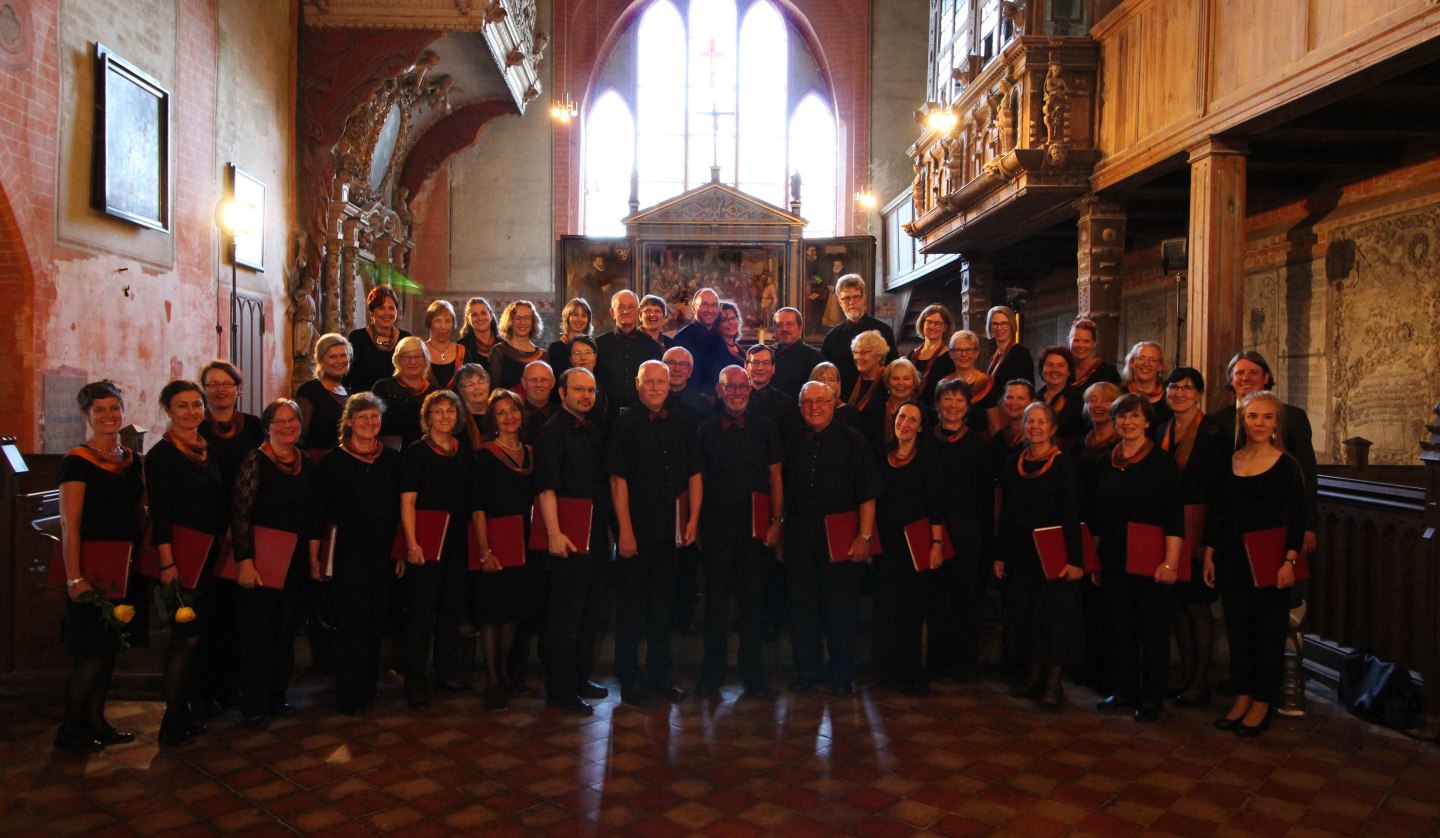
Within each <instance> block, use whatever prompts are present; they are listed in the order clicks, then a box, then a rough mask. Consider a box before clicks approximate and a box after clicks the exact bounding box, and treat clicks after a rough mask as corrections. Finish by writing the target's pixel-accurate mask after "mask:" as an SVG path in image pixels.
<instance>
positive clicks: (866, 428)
mask: <svg viewBox="0 0 1440 838" xmlns="http://www.w3.org/2000/svg"><path fill="white" fill-rule="evenodd" d="M889 351H890V345H889V344H888V343H886V342H885V336H884V335H882V334H880V333H879V332H877V331H873V330H872V331H868V332H861V333H860V334H858V335H856V336H855V339H854V340H852V341H850V354H851V356H852V357H854V358H855V386H854V387H852V388H850V392H849V393H848V394H846V396H845V402H846V403H847V404H849V405H850V406H851V407H853V408H855V412H856V413H858V414H860V433H861V435H862V436H864V437H865V441H866V442H869V443H870V449H871V451H873V452H874V453H875V456H876V457H877V458H878V457H881V456H884V453H885V402H886V400H887V399H888V398H889V397H890V394H889V393H887V392H885V355H886V353H888V352H889Z"/></svg>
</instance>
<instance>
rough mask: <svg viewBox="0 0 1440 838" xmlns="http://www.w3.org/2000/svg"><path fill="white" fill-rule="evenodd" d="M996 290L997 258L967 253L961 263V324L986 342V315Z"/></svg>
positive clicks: (987, 254)
mask: <svg viewBox="0 0 1440 838" xmlns="http://www.w3.org/2000/svg"><path fill="white" fill-rule="evenodd" d="M994 288H995V257H994V256H992V255H991V254H989V253H976V254H971V253H967V254H965V255H964V257H963V258H962V261H961V262H960V312H959V314H960V323H961V325H962V328H966V329H969V330H970V331H972V332H974V333H975V334H977V335H979V336H980V340H981V341H984V340H985V313H986V312H988V311H989V310H990V306H991V305H992V303H991V302H990V300H991V299H992V295H993V293H994Z"/></svg>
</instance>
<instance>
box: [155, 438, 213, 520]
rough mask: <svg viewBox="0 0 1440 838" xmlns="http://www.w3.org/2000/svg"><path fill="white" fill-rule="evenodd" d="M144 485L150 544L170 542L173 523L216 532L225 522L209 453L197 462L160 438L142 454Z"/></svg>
mask: <svg viewBox="0 0 1440 838" xmlns="http://www.w3.org/2000/svg"><path fill="white" fill-rule="evenodd" d="M145 488H146V492H147V493H148V495H149V501H150V502H149V508H150V527H151V532H150V540H151V542H152V543H154V544H169V543H171V541H172V539H173V535H172V533H173V530H174V525H175V524H180V525H181V526H185V527H189V528H190V529H192V530H195V531H197V532H203V533H209V534H210V535H219V534H220V533H222V532H224V531H225V527H226V525H227V524H228V523H229V513H230V510H229V507H228V505H227V503H226V498H225V493H224V490H223V488H222V486H221V483H220V466H219V464H217V463H216V462H215V456H214V455H213V453H212V454H211V455H210V456H207V457H206V458H205V462H203V463H198V462H196V461H194V460H192V459H190V458H189V457H187V456H185V454H184V453H183V452H181V451H180V449H178V448H176V447H175V445H174V443H172V442H170V440H168V439H161V440H160V441H159V442H157V443H155V446H154V447H153V448H151V449H150V453H149V454H146V455H145Z"/></svg>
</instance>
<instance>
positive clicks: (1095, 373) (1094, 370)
mask: <svg viewBox="0 0 1440 838" xmlns="http://www.w3.org/2000/svg"><path fill="white" fill-rule="evenodd" d="M1099 340H1100V327H1099V326H1097V325H1095V321H1094V320H1091V319H1090V318H1088V317H1077V318H1075V321H1074V322H1073V323H1071V324H1070V335H1069V337H1068V338H1067V340H1066V343H1067V344H1068V345H1069V346H1070V352H1071V354H1073V355H1074V356H1075V373H1074V374H1073V375H1072V376H1071V377H1070V386H1072V387H1074V388H1075V389H1076V390H1077V391H1079V392H1084V391H1085V388H1087V387H1089V386H1090V385H1091V384H1096V383H1099V382H1101V381H1108V382H1110V383H1111V384H1119V383H1120V370H1118V369H1116V368H1115V365H1114V364H1112V363H1110V362H1109V361H1106V360H1105V359H1103V358H1101V357H1100V356H1099V355H1097V354H1095V347H1096V344H1097V342H1098V341H1099Z"/></svg>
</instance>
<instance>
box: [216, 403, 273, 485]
mask: <svg viewBox="0 0 1440 838" xmlns="http://www.w3.org/2000/svg"><path fill="white" fill-rule="evenodd" d="M200 435H201V436H203V437H205V443H206V444H207V445H209V446H210V456H211V457H213V458H215V464H216V465H218V466H220V485H221V486H222V487H223V488H224V490H225V495H226V498H227V501H228V498H229V495H230V487H232V486H234V485H235V474H236V473H237V472H238V471H240V462H241V461H242V460H244V459H245V455H246V454H249V453H250V452H251V451H254V450H255V449H256V448H259V447H260V443H262V442H264V441H265V431H264V430H262V429H261V427H260V417H258V416H252V415H250V414H249V413H241V412H240V411H238V410H237V411H235V413H234V414H232V415H231V418H230V423H229V424H228V425H225V426H219V425H217V424H216V423H215V422H214V421H211V420H208V419H207V420H206V421H204V422H201V423H200Z"/></svg>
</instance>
